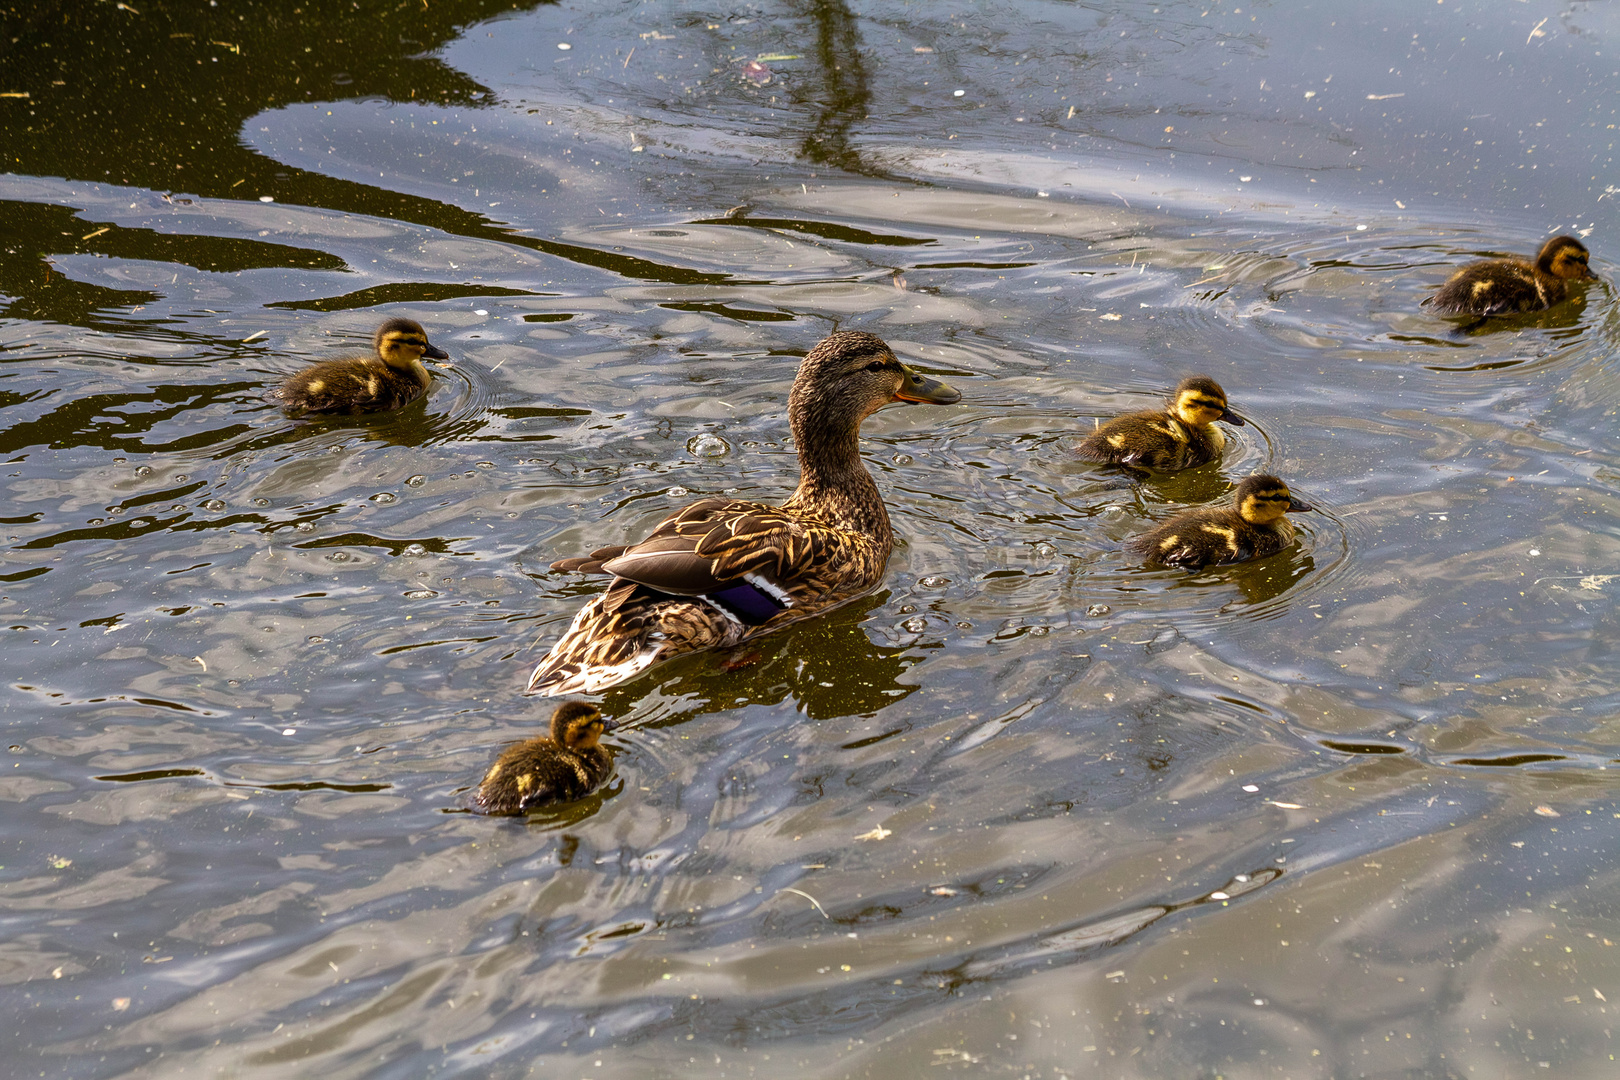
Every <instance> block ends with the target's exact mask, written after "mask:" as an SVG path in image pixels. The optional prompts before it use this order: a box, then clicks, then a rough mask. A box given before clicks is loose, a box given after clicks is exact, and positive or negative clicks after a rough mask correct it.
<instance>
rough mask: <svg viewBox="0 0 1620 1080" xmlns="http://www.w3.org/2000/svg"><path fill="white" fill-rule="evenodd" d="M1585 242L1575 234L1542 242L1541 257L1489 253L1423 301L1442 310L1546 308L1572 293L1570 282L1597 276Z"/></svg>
mask: <svg viewBox="0 0 1620 1080" xmlns="http://www.w3.org/2000/svg"><path fill="white" fill-rule="evenodd" d="M1590 258H1591V256H1590V254H1589V253H1588V252H1587V250H1586V246H1585V245H1584V244H1582V243H1581V242H1580V241H1579V240H1577V239H1575V238H1574V237H1573V236H1555V237H1553V238H1552V239H1551V240H1548V241H1547V242H1546V243H1545V244H1543V245H1541V253H1540V254H1539V255H1537V256H1536V261H1535V262H1531V261H1530V260H1528V259H1485V260H1483V261H1481V262H1476V263H1469V264H1468V265H1467V266H1465V267H1463V268H1462V269H1461V270H1458V271H1457V272H1456V273H1455V274H1452V275H1451V279H1450V280H1449V281H1447V282H1446V283H1445V284H1444V285H1442V286H1440V291H1439V292H1437V293H1435V294H1434V295H1433V296H1431V297H1429V298H1428V299H1427V300H1425V301H1424V303H1425V304H1427V305H1428V306H1429V307H1431V308H1433V309H1434V310H1435V311H1438V312H1440V313H1441V314H1443V315H1516V314H1522V313H1524V312H1528V311H1545V310H1546V309H1547V308H1550V307H1552V306H1553V305H1554V304H1557V303H1560V302H1561V301H1562V300H1563V299H1564V298H1565V296H1567V295H1568V292H1569V289H1568V284H1567V283H1568V282H1571V281H1586V280H1592V279H1595V278H1596V277H1597V275H1596V274H1594V273H1592V271H1591V270H1590V269H1589V268H1588V267H1587V262H1588V260H1589V259H1590Z"/></svg>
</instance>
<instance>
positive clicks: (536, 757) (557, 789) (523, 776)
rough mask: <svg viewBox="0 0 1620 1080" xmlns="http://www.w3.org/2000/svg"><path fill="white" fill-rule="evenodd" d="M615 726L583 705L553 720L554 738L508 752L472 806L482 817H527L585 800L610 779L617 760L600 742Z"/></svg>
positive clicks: (566, 706) (569, 705) (560, 709)
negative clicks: (556, 805)
mask: <svg viewBox="0 0 1620 1080" xmlns="http://www.w3.org/2000/svg"><path fill="white" fill-rule="evenodd" d="M612 728H613V725H612V724H610V723H609V722H608V721H606V720H603V719H602V711H601V710H600V709H598V708H597V707H596V706H595V705H587V704H586V703H585V702H583V701H565V702H563V703H562V704H561V705H559V706H557V711H556V712H554V713H552V714H551V736H550V738H547V737H546V736H544V735H541V736H539V737H537V738H533V739H529V740H528V741H527V742H520V743H517V744H515V745H513V746H509V747H507V748H506V749H505V750H503V751H501V755H500V756H499V757H497V758H496V759H495V764H493V765H491V766H490V767H489V771H488V772H486V773H485V774H484V779H483V780H482V781H480V782H479V784H478V791H477V792H476V793H474V795H473V797H472V799H471V800H470V801H469V805H470V806H471V808H472V809H473V810H476V811H477V812H478V813H480V814H522V813H526V812H527V811H529V810H533V809H537V808H539V807H542V806H549V805H551V804H552V803H560V802H571V801H573V800H574V799H583V798H584V797H585V796H587V795H589V794H590V793H591V792H592V791H594V790H595V789H596V786H597V785H598V784H600V783H601V782H602V781H603V780H605V779H607V774H608V770H610V769H612V768H613V758H612V757H611V756H610V755H609V754H608V752H607V751H606V750H604V749H603V748H602V747H601V746H599V745H597V740H599V739H600V738H601V737H602V733H603V732H605V731H611V730H612Z"/></svg>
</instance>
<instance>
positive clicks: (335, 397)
mask: <svg viewBox="0 0 1620 1080" xmlns="http://www.w3.org/2000/svg"><path fill="white" fill-rule="evenodd" d="M372 347H373V352H372V355H371V356H345V357H340V358H339V359H336V360H325V361H322V362H321V363H319V364H315V365H314V366H312V367H307V368H305V369H304V370H303V371H300V372H299V373H298V374H296V375H294V376H293V377H292V378H290V379H288V380H287V381H286V382H284V383H282V384H281V388H280V391H279V393H280V396H281V401H282V407H283V408H284V409H286V410H287V411H288V412H289V413H294V414H297V413H326V414H329V415H330V414H336V415H353V414H355V413H369V412H385V411H387V410H389V409H398V408H400V407H401V406H404V405H409V404H410V403H411V402H413V401H415V400H416V399H417V398H419V397H421V396H422V395H423V394H425V393H426V392H427V388H428V383H429V382H430V381H431V377H430V376H429V375H428V370H427V368H425V367H423V366H422V357H424V356H425V357H428V358H429V359H431V360H448V359H450V354H449V353H447V352H445V351H444V350H443V349H436V348H434V347H433V346H432V345H430V344H428V339H427V331H426V330H423V329H422V324H421V323H419V322H416V321H414V320H412V319H389V320H388V321H387V322H385V323H383V324H382V325H381V326H379V327H377V333H376V335H375V336H374V337H373V338H372Z"/></svg>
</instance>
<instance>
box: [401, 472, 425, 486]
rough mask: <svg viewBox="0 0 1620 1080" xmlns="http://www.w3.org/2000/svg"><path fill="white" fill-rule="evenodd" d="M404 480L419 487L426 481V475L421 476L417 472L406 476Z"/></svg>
mask: <svg viewBox="0 0 1620 1080" xmlns="http://www.w3.org/2000/svg"><path fill="white" fill-rule="evenodd" d="M405 482H406V483H407V484H409V485H410V486H411V487H421V486H422V485H423V484H425V483H427V477H425V476H423V475H422V474H421V473H417V474H416V475H415V476H407V477H406V478H405Z"/></svg>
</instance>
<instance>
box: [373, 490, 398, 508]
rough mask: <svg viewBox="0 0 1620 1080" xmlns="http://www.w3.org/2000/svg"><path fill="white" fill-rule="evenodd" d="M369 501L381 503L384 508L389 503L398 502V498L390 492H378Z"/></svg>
mask: <svg viewBox="0 0 1620 1080" xmlns="http://www.w3.org/2000/svg"><path fill="white" fill-rule="evenodd" d="M371 501H372V502H374V503H382V504H383V505H384V506H386V505H388V504H389V503H391V502H397V501H399V496H398V495H395V494H394V493H393V492H392V491H379V492H377V494H375V495H373V496H372V497H371Z"/></svg>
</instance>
